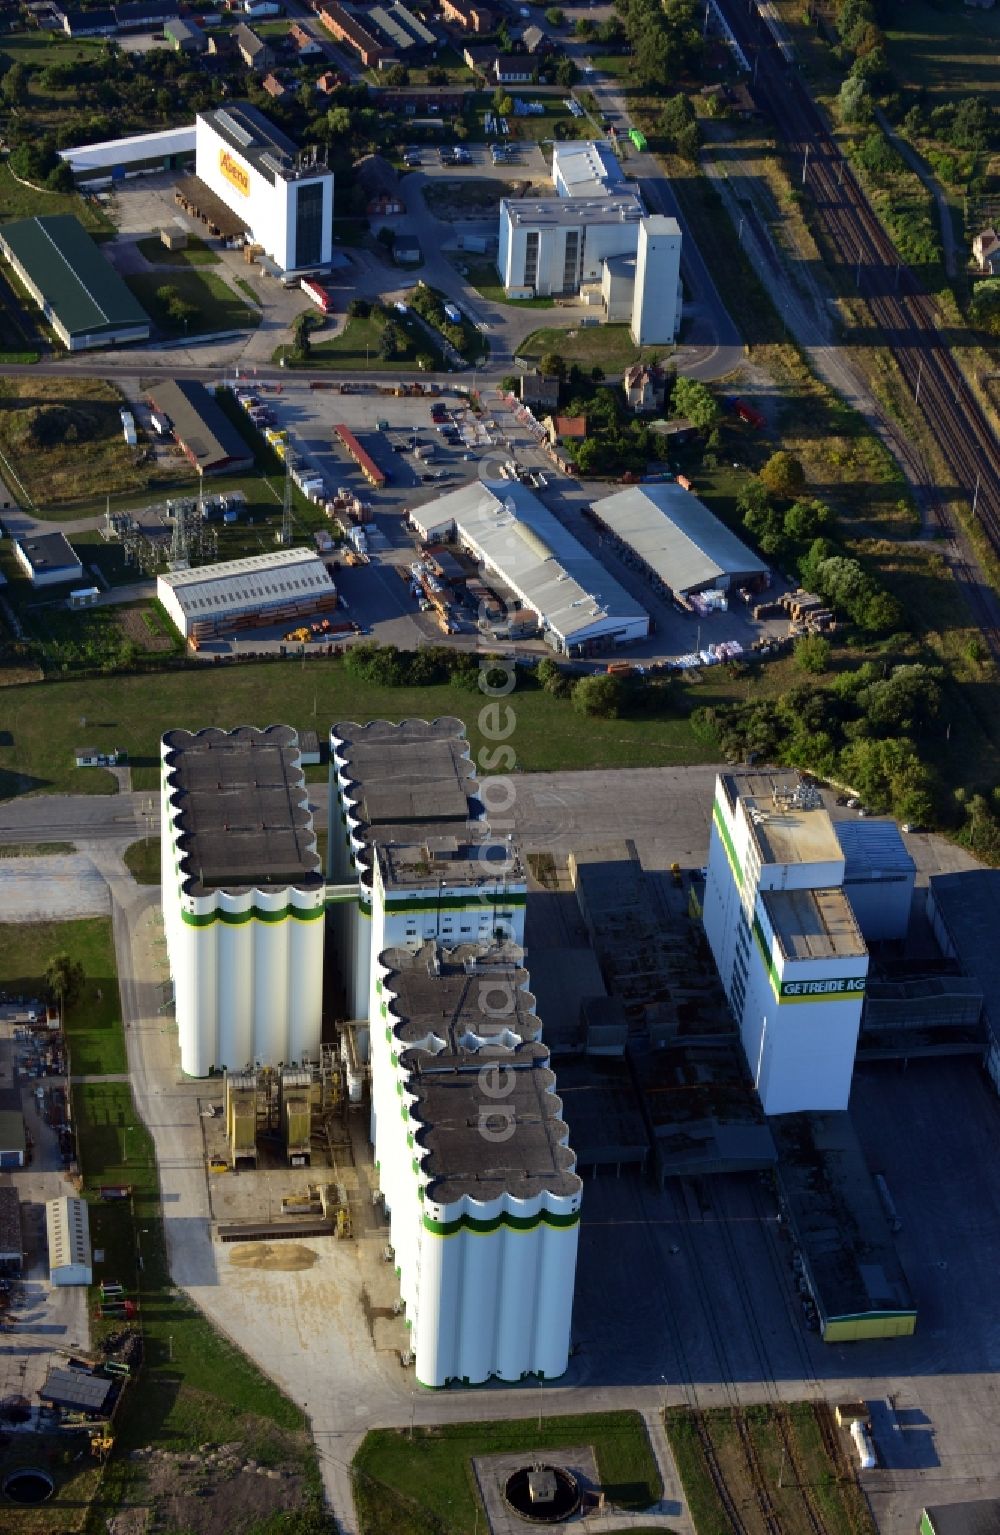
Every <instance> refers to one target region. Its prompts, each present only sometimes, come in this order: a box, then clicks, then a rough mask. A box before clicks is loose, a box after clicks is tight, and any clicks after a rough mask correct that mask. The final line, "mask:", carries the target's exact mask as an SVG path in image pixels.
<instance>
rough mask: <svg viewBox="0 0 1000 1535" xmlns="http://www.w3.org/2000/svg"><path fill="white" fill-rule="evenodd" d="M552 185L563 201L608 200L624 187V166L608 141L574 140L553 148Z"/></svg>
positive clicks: (555, 144)
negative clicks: (581, 198) (564, 198)
mask: <svg viewBox="0 0 1000 1535" xmlns="http://www.w3.org/2000/svg"><path fill="white" fill-rule="evenodd" d="M552 185H553V186H554V187H555V189H556V191H557V192H558V194H559V196H560V197H606V196H607V195H608V194H609V193H611V192H620V191H621V190H622V189H623V188H624V185H625V174H624V172H623V170H622V168H621V162H620V160H619V159H618V156H617V155H616V154H615V152H614V149H613V148H612V146H611V142H610V140H608V139H591V140H589V141H587V140H580V139H574V140H573V141H572V142H570V143H568V144H560V143H558V142H556V143H554V144H553V146H552Z"/></svg>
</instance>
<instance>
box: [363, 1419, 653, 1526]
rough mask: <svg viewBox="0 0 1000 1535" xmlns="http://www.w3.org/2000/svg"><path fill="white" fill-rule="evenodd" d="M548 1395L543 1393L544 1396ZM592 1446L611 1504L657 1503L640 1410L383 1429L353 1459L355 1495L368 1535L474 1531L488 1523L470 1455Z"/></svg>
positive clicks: (628, 1507)
mask: <svg viewBox="0 0 1000 1535" xmlns="http://www.w3.org/2000/svg"><path fill="white" fill-rule="evenodd" d="M542 1394H543V1395H544V1392H543V1393H542ZM584 1444H590V1445H593V1447H594V1452H595V1454H596V1456H597V1468H598V1473H599V1475H600V1478H601V1485H602V1486H603V1487H604V1489H605V1491H606V1493H607V1495H608V1499H609V1501H611V1502H613V1503H614V1504H615V1505H616V1506H617V1507H619V1508H621V1509H625V1510H628V1511H630V1512H635V1511H641V1510H642V1509H646V1508H649V1507H650V1506H651V1504H653V1503H655V1502H656V1501H657V1500H658V1499H659V1497H660V1494H661V1491H662V1486H661V1483H660V1477H659V1473H658V1471H657V1469H656V1461H655V1459H654V1457H653V1452H652V1449H651V1447H650V1443H649V1438H648V1436H647V1434H646V1429H645V1425H644V1424H643V1421H642V1418H641V1417H640V1415H639V1414H638V1413H637V1412H609V1413H602V1414H595V1415H593V1416H589V1417H545V1416H544V1415H543V1417H542V1421H541V1427H539V1420H538V1418H537V1417H533V1418H528V1419H525V1420H523V1421H520V1422H518V1421H514V1422H503V1423H488V1422H483V1423H470V1424H464V1423H463V1424H448V1425H447V1426H445V1427H441V1428H429V1429H424V1428H420V1429H417V1430H415V1432H414V1434H413V1436H412V1438H411V1437H410V1435H409V1434H407V1433H406V1432H404V1431H402V1430H395V1429H378V1430H376V1431H375V1432H373V1433H370V1434H368V1435H367V1436H366V1438H365V1440H364V1442H363V1443H362V1445H361V1448H360V1449H359V1450H358V1453H357V1455H356V1456H355V1457H354V1468H353V1469H354V1495H355V1500H356V1503H357V1508H358V1517H359V1522H360V1526H361V1531H362V1535H384V1532H385V1531H387V1530H392V1531H393V1532H394V1535H437V1532H439V1531H441V1530H447V1531H448V1532H449V1535H473V1531H474V1529H476V1528H478V1529H483V1528H485V1520H484V1518H483V1511H482V1505H481V1503H480V1500H479V1496H478V1493H477V1492H476V1490H475V1488H474V1481H473V1472H472V1464H471V1462H472V1458H473V1457H474V1456H479V1455H496V1454H503V1453H505V1452H508V1451H512V1450H517V1451H520V1450H523V1451H524V1453H525V1454H526V1455H527V1456H531V1455H533V1454H535V1453H537V1452H541V1451H546V1450H557V1449H560V1448H568V1447H569V1446H571V1445H584Z"/></svg>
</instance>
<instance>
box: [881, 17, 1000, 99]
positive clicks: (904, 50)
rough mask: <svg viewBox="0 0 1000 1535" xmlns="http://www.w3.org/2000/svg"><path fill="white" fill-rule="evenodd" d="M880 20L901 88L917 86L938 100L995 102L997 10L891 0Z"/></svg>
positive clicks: (999, 65) (999, 44)
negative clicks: (979, 98)
mask: <svg viewBox="0 0 1000 1535" xmlns="http://www.w3.org/2000/svg"><path fill="white" fill-rule="evenodd" d="M880 20H881V22H882V25H883V27H884V28H885V32H886V36H887V38H888V41H889V63H890V66H892V67H894V68H895V70H896V72H897V74H898V77H899V79H900V80H901V81H902V82H903V83H904V84H905V85H907V86H910V87H913V88H919V87H923V88H924V89H925V90H927V91H929V92H931V94H932V95H936V96H939V97H941V98H942V99H943V100H949V101H950V100H954V99H957V98H958V97H961V96H974V95H975V96H983V97H985V98H987V99H988V100H989V99H992V100H993V101H994V102H995V101H996V99H997V92H998V91H1000V10H996V9H994V10H992V11H980V10H970V9H967V8H966V7H964V6H961V5H947V6H938V5H928V4H926V3H925V0H891V3H890V4H889V5H888V6H887V8H886V13H885V14H884V15H883V16H881V17H880ZM933 104H934V105H937V104H938V103H936V102H935V103H933Z"/></svg>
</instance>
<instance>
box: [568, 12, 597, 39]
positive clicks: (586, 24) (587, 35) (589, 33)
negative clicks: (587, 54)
mask: <svg viewBox="0 0 1000 1535" xmlns="http://www.w3.org/2000/svg"><path fill="white" fill-rule="evenodd" d="M573 30H574V32H575V33H576V35H577V37H578V38H579V39H580V41H581V42H583V43H589V42H592V41H593V39H594V37H595V36H596V34H597V28H596V27H595V26H594V23H593V22H592V21H590V20H589V19H588V17H586V16H581V18H580V19H579V21H578V22H577V24H576V26H575V27H574V28H573Z"/></svg>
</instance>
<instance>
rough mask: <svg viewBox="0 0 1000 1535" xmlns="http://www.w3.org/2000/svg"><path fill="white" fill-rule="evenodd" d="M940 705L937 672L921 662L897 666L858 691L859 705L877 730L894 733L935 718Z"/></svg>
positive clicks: (906, 730) (907, 730)
mask: <svg viewBox="0 0 1000 1535" xmlns="http://www.w3.org/2000/svg"><path fill="white" fill-rule="evenodd" d="M940 704H941V688H940V686H939V683H938V678H937V674H936V673H935V671H934V670H932V668H931V667H929V666H923V665H921V664H919V663H917V664H915V665H910V666H897V667H896V668H895V670H894V671H893V672H892V673H891V675H890V676H888V677H884V678H880V679H879V681H877V682H873V683H871V684H870V686H868V687H867V688H864V689H863V690H862V691H861V692H860V693H859V694H858V706H859V708H860V709H861V710H862V711H863V713H864V714H865V716H866V717H867V720H868V723H869V724H870V725H871V727H872V728H873V729H874V730H877V731H880V732H882V733H883V734H892V735H895V734H897V733H898V732H900V731H904V732H909V731H911V730H912V729H913V728H914V726H916V725H919V724H923V723H925V722H926V721H928V720H930V719H932V718H933V716H934V715H935V714H937V711H938V709H939V707H940Z"/></svg>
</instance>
